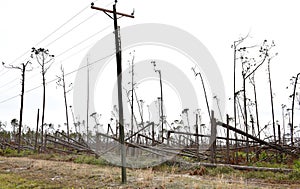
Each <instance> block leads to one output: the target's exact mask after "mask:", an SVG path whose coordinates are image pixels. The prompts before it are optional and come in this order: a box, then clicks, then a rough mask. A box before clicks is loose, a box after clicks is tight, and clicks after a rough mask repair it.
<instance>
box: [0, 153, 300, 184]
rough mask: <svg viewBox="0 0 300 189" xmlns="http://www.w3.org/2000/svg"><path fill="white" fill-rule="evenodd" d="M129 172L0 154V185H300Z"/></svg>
mask: <svg viewBox="0 0 300 189" xmlns="http://www.w3.org/2000/svg"><path fill="white" fill-rule="evenodd" d="M127 175H128V183H127V184H126V185H121V184H120V181H121V178H120V169H119V168H117V167H111V166H96V165H87V164H76V163H72V162H58V161H48V160H36V159H29V158H15V157H11V158H5V157H0V184H1V186H0V188H16V187H17V186H19V187H20V188H299V186H297V185H288V184H270V183H264V182H262V181H258V180H248V181H247V180H244V179H241V178H235V179H230V180H229V179H224V178H222V176H219V177H206V176H205V177H203V176H190V175H189V174H187V173H186V174H183V173H182V174H175V173H172V172H171V173H165V172H162V171H153V170H152V169H135V170H131V169H128V171H127Z"/></svg>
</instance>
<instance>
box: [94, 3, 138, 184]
mask: <svg viewBox="0 0 300 189" xmlns="http://www.w3.org/2000/svg"><path fill="white" fill-rule="evenodd" d="M116 4H117V0H115V4H114V5H113V10H108V9H103V8H99V7H95V6H94V3H92V4H91V5H92V6H91V8H92V9H95V10H99V11H102V12H104V13H105V14H107V15H108V16H109V17H110V18H112V19H113V20H114V30H115V43H116V60H117V77H118V78H117V80H118V81H117V82H118V104H119V132H120V134H119V136H120V137H119V142H120V144H121V163H122V169H121V170H122V183H123V184H125V183H126V181H127V178H126V154H125V153H126V152H125V146H124V145H125V141H124V123H123V100H122V50H121V39H120V33H119V27H118V18H117V15H120V16H125V17H129V18H134V16H133V13H132V14H131V15H128V14H124V13H119V12H117V9H116ZM108 13H112V14H113V17H111V15H109V14H108Z"/></svg>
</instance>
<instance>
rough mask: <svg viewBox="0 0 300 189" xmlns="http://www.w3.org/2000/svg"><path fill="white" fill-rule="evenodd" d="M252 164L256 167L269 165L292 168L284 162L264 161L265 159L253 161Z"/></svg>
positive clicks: (270, 166) (271, 166)
mask: <svg viewBox="0 0 300 189" xmlns="http://www.w3.org/2000/svg"><path fill="white" fill-rule="evenodd" d="M251 166H255V167H269V168H290V167H289V166H288V165H287V164H283V163H270V162H264V161H260V162H256V163H253V164H252V165H251Z"/></svg>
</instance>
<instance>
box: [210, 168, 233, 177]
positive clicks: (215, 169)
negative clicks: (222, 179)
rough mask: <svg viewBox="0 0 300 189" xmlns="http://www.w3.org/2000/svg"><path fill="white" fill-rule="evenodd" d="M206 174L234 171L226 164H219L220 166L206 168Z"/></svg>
mask: <svg viewBox="0 0 300 189" xmlns="http://www.w3.org/2000/svg"><path fill="white" fill-rule="evenodd" d="M207 170H208V171H207V174H208V175H210V176H217V175H223V174H231V173H233V172H235V170H234V169H233V168H231V167H227V166H221V167H216V168H212V169H207Z"/></svg>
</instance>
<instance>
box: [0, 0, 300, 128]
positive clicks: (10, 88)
mask: <svg viewBox="0 0 300 189" xmlns="http://www.w3.org/2000/svg"><path fill="white" fill-rule="evenodd" d="M111 2H112V1H111V0H110V1H108V0H102V1H97V2H96V4H95V5H96V6H99V7H105V6H107V5H108V4H109V3H111ZM89 5H90V1H71V0H64V1H59V0H52V1H38V0H27V1H21V0H15V1H8V0H1V1H0V28H1V33H0V34H1V35H0V60H1V61H4V62H6V63H8V64H9V63H12V62H13V61H14V60H15V59H16V58H17V57H19V56H20V55H22V54H23V53H24V52H26V51H27V50H30V49H31V47H33V46H35V45H36V44H37V43H38V42H39V41H41V40H42V39H43V38H44V37H46V36H47V35H48V34H50V33H51V32H52V31H54V30H55V29H56V28H58V27H59V26H60V25H61V24H62V23H64V22H66V21H67V20H68V19H69V18H71V17H72V16H74V15H75V14H76V13H78V12H79V11H80V10H82V9H83V8H85V7H87V6H89ZM299 5H300V3H299V1H297V0H288V1H283V0H281V1H280V0H277V1H275V0H264V1H259V0H251V1H250V0H248V1H241V0H227V1H222V0H211V1H204V0H187V1H178V0H164V1H161V0H151V1H150V0H143V1H140V0H130V1H125V0H120V1H119V3H118V11H120V12H126V13H131V12H132V9H133V8H135V16H136V18H135V19H128V18H122V19H120V20H119V25H120V26H121V27H125V26H130V25H133V24H139V23H163V24H169V25H173V26H176V27H179V28H181V29H183V30H185V31H187V32H189V33H191V34H192V35H194V36H195V37H197V38H198V39H199V40H200V41H201V42H202V43H203V44H204V45H205V46H206V47H207V48H208V49H209V51H210V52H211V54H212V55H213V57H214V59H215V60H216V62H217V64H218V66H219V68H220V70H221V73H222V75H223V79H224V83H225V88H226V94H227V99H228V98H229V97H231V96H232V95H231V94H232V88H233V84H232V78H233V76H232V74H233V71H232V68H233V52H232V49H231V48H230V46H231V44H232V42H233V41H234V40H236V39H238V37H240V36H243V35H245V34H247V33H248V32H249V31H250V35H251V36H252V38H251V39H249V41H250V42H253V43H259V42H260V41H262V40H263V39H268V40H274V41H275V43H276V45H277V46H276V49H275V50H276V51H277V52H278V53H279V55H278V56H277V57H276V58H275V59H274V60H273V62H272V79H273V87H274V93H275V98H274V102H275V111H276V118H275V119H276V120H280V122H281V120H282V117H281V104H282V103H284V104H287V103H288V105H290V104H291V102H290V101H288V100H287V96H288V95H289V92H288V91H287V90H286V89H285V87H286V86H287V85H288V84H289V79H290V77H291V76H292V75H296V74H297V72H299V71H300V69H299V68H300V66H299V63H298V54H299V47H298V45H299V44H300V37H299V33H300V25H299V24H298V23H299V18H300V12H299ZM106 8H109V9H111V8H112V5H109V6H108V7H106ZM95 13H96V11H95V10H91V9H86V10H84V12H83V13H82V14H80V15H79V16H78V17H76V19H74V20H72V22H70V23H68V24H67V25H66V26H65V27H63V28H62V29H61V30H59V31H58V32H57V33H55V34H54V35H52V36H51V37H50V38H49V39H47V40H45V41H43V43H41V44H39V46H38V47H45V46H46V45H47V44H49V43H50V42H51V41H53V40H55V39H56V38H57V37H59V36H61V35H62V34H63V33H65V32H66V31H68V30H70V29H71V28H72V27H74V26H75V25H77V24H78V23H80V22H82V21H83V20H84V19H86V18H88V17H89V16H90V15H93V14H95ZM112 24H113V23H112V20H111V19H109V18H108V17H107V16H106V15H104V14H103V13H97V14H96V15H95V16H93V17H92V18H91V19H89V20H88V21H87V22H85V23H83V24H82V25H81V26H80V27H78V28H76V29H74V30H73V31H72V32H70V33H68V34H67V35H66V36H64V37H62V38H60V39H59V40H57V41H56V42H55V43H53V44H51V45H49V46H48V47H47V48H49V50H50V52H51V53H53V54H54V55H56V56H57V55H59V54H61V53H62V52H64V51H65V50H67V49H69V48H71V47H73V46H74V45H75V44H77V43H79V42H80V41H82V40H84V39H86V38H87V37H89V36H90V35H92V34H94V33H96V32H97V31H99V30H101V29H103V28H105V27H107V26H109V27H108V28H107V29H106V30H104V31H103V32H101V33H99V34H98V35H97V36H95V37H93V38H91V39H90V40H88V41H86V42H85V43H83V44H81V45H79V46H77V47H76V48H73V49H71V50H70V51H68V52H66V53H64V54H62V55H61V56H59V57H57V58H56V63H55V64H54V65H53V67H52V68H51V70H50V73H49V74H48V75H47V79H48V81H49V80H51V79H53V78H55V75H57V74H59V71H58V70H59V67H60V63H61V62H62V63H63V65H64V67H65V72H66V73H68V72H71V71H73V70H74V69H76V68H77V67H78V66H79V64H80V62H81V61H82V59H83V57H84V56H85V54H86V52H87V50H84V51H81V52H80V53H78V54H77V55H76V56H72V57H71V58H69V59H66V58H68V57H70V56H71V55H73V54H74V53H77V52H78V51H80V50H81V49H82V48H85V47H90V46H91V45H92V44H93V43H95V42H96V41H97V40H99V39H101V37H103V36H105V35H107V34H109V33H111V32H112V30H113V26H112ZM87 49H88V48H87ZM26 56H27V57H28V56H29V54H27V55H26ZM26 56H23V57H22V58H21V59H18V61H16V62H13V63H14V65H18V63H20V62H22V61H23V60H24V59H25V57H26ZM137 56H138V54H137ZM65 59H66V60H65ZM265 69H266V67H262V68H261V69H260V70H259V72H258V75H260V76H258V78H259V80H258V81H257V83H259V88H258V95H259V99H258V101H259V102H260V103H261V104H260V114H261V115H262V123H261V124H266V123H267V122H268V121H269V120H271V114H270V112H271V109H270V108H269V101H270V99H269V91H268V88H267V87H268V83H267V80H266V73H267V72H266V71H265ZM238 74H240V73H238ZM19 76H20V73H19V71H13V70H12V71H9V72H7V73H6V70H2V67H1V68H0V101H3V100H5V99H8V98H10V97H12V96H15V95H17V94H19V93H20V85H19V80H18V79H16V78H19ZM27 78H28V80H27V83H26V85H27V86H26V89H31V88H33V87H35V86H38V85H39V84H40V83H41V81H40V75H39V71H38V70H37V69H36V70H35V71H34V72H30V73H28V74H27ZM68 79H69V80H70V82H73V79H74V76H70V77H69V78H68ZM198 82H199V80H198ZM3 85H4V86H3ZM69 99H70V100H69V103H70V104H72V103H73V102H72V100H71V99H72V93H70V94H69ZM25 100H26V102H25V107H24V123H25V124H27V125H31V124H33V125H34V124H35V119H36V112H37V109H38V108H41V102H42V89H41V88H39V89H37V90H34V91H32V92H30V93H26V94H25ZM19 101H20V99H19V98H14V99H12V100H10V101H7V102H5V103H0V120H1V121H7V122H10V120H11V119H13V118H17V119H18V118H19ZM46 103H47V105H46V120H45V122H46V123H49V122H52V123H55V124H58V123H60V124H62V123H63V122H65V118H64V116H63V115H64V109H63V107H64V104H63V103H64V102H63V99H62V90H61V89H60V88H58V89H56V87H55V83H53V84H51V85H49V86H48V87H47V101H46ZM226 103H227V111H228V113H231V112H232V106H230V105H228V104H229V101H227V102H226ZM203 109H205V108H203ZM298 114H299V112H298ZM70 117H71V114H70ZM296 117H297V112H296ZM71 120H72V119H71ZM296 120H297V122H296V124H299V119H296Z"/></svg>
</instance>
